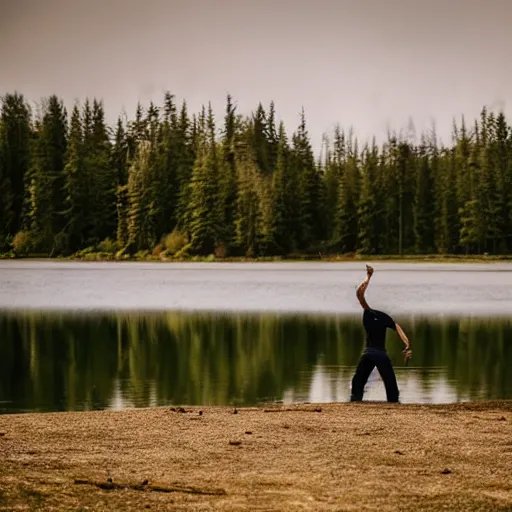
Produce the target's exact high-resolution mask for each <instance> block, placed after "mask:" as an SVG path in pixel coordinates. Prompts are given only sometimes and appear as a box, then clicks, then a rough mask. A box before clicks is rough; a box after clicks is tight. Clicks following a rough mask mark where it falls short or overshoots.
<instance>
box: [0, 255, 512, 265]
mask: <svg viewBox="0 0 512 512" xmlns="http://www.w3.org/2000/svg"><path fill="white" fill-rule="evenodd" d="M0 260H3V261H9V260H16V261H75V262H79V261H87V262H90V261H98V262H101V261H110V262H154V263H211V262H215V263H307V262H325V263H350V262H354V263H355V262H370V261H380V262H389V263H504V262H512V255H499V256H497V255H488V256H483V255H482V256H478V255H467V256H466V255H457V254H449V255H438V254H426V255H403V256H400V255H370V254H367V255H356V256H346V255H322V256H316V255H294V256H289V257H279V256H269V257H258V258H248V257H243V256H236V257H226V258H215V257H214V256H213V255H211V256H193V257H188V258H169V257H158V256H146V257H142V258H141V257H136V256H134V257H126V256H124V257H123V258H116V256H115V255H114V254H105V253H88V254H86V255H84V256H67V257H50V256H44V255H29V256H14V255H12V254H0Z"/></svg>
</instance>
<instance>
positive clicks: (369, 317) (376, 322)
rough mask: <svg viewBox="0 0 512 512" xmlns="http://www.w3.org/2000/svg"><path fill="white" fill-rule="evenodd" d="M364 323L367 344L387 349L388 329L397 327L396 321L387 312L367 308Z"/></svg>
mask: <svg viewBox="0 0 512 512" xmlns="http://www.w3.org/2000/svg"><path fill="white" fill-rule="evenodd" d="M363 325H364V329H365V331H366V346H367V347H371V348H378V349H380V350H386V346H385V345H386V329H395V330H396V325H395V321H394V320H393V319H392V318H391V317H390V316H389V315H387V314H386V313H383V312H382V311H377V310H376V309H365V310H364V313H363Z"/></svg>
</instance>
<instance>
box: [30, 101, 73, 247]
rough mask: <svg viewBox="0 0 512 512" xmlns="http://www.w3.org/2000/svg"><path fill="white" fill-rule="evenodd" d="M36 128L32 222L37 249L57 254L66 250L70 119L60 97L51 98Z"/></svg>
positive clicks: (31, 188)
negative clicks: (66, 165)
mask: <svg viewBox="0 0 512 512" xmlns="http://www.w3.org/2000/svg"><path fill="white" fill-rule="evenodd" d="M36 129H37V136H36V141H35V148H34V157H33V160H32V170H31V185H30V198H31V199H30V201H31V210H30V219H31V222H32V229H33V233H34V237H35V242H36V247H37V248H38V249H39V250H41V251H47V252H49V253H51V254H53V253H54V251H56V252H59V251H61V250H63V249H65V245H66V241H65V233H64V227H65V224H66V222H67V220H66V218H65V215H64V212H65V211H66V190H65V183H66V176H65V173H64V164H65V156H66V149H67V120H66V110H65V108H64V106H63V104H62V101H61V100H59V99H58V98H57V96H50V97H49V98H48V99H47V100H46V101H45V102H44V105H43V116H42V119H41V121H40V122H39V123H37V128H36Z"/></svg>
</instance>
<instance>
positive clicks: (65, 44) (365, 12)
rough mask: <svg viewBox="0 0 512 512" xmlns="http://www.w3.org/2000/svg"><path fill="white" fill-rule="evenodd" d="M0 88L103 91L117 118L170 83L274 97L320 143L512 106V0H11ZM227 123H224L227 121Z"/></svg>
mask: <svg viewBox="0 0 512 512" xmlns="http://www.w3.org/2000/svg"><path fill="white" fill-rule="evenodd" d="M0 7H1V10H0V94H4V93H5V92H13V91H14V90H18V91H19V92H22V93H24V94H25V95H26V97H27V99H29V100H30V101H31V102H32V101H39V100H40V98H41V97H43V96H46V95H49V94H53V93H55V94H57V95H59V96H60V97H62V98H63V99H64V101H65V102H66V105H67V106H72V105H73V101H74V100H75V99H79V100H81V101H83V99H84V98H85V97H86V96H89V97H92V96H96V97H98V98H102V99H103V100H104V102H105V107H106V110H107V115H108V117H109V120H111V121H113V120H115V118H116V116H117V114H119V113H120V112H121V110H122V109H125V110H126V112H127V114H128V115H129V117H133V114H134V111H135V106H136V103H137V101H138V100H140V101H141V102H142V103H143V104H144V105H146V104H148V103H149V101H150V100H153V101H155V102H157V103H161V102H162V98H163V93H164V91H165V90H169V91H171V92H172V93H174V94H175V95H176V97H177V99H178V100H179V101H181V100H182V99H183V98H185V99H187V101H188V103H189V107H190V109H191V110H193V111H196V110H199V109H200V106H201V104H202V103H205V104H207V103H208V101H209V100H211V101H212V105H213V107H214V110H215V112H216V113H218V114H219V115H222V113H223V109H224V105H225V97H226V94H227V93H228V92H230V93H231V95H232V96H233V98H234V100H235V101H236V102H237V104H238V108H239V111H240V112H241V113H249V112H250V111H251V110H253V109H255V108H256V106H257V104H258V102H259V101H261V102H262V103H263V104H264V106H266V105H268V103H269V102H270V101H271V100H272V99H273V100H274V101H275V103H276V109H277V113H278V114H279V115H280V117H282V118H283V120H284V121H285V123H286V127H287V130H288V132H289V133H290V132H291V131H292V130H294V129H295V127H296V126H297V124H298V120H299V116H298V114H299V112H300V109H301V107H302V106H304V109H305V111H306V118H307V121H308V129H309V132H310V134H311V136H312V140H313V143H314V145H315V147H318V143H319V141H320V138H321V135H322V133H323V132H328V133H331V132H332V129H333V127H334V125H335V123H337V122H339V123H340V124H341V126H342V127H344V128H349V127H350V126H353V127H354V131H355V133H356V134H357V135H359V136H360V137H362V138H363V139H364V138H369V137H371V136H372V135H374V134H375V135H376V136H377V137H378V138H379V139H380V138H381V137H382V136H384V135H385V133H386V130H387V127H388V126H389V127H390V128H392V129H396V130H399V129H400V128H402V127H405V126H406V125H407V123H408V119H409V117H411V118H412V119H413V121H414V123H415V125H416V128H417V130H418V131H420V130H421V129H422V128H423V127H425V126H430V124H431V122H432V120H435V122H436V125H437V130H438V133H439V134H440V135H441V136H442V137H443V139H444V140H445V142H449V133H450V130H451V122H452V118H453V117H454V116H456V117H460V115H461V114H462V113H464V114H465V115H466V116H467V117H468V118H470V119H473V118H474V116H476V115H477V114H478V113H479V111H480V110H481V107H482V106H483V105H484V104H486V105H488V106H489V107H492V108H496V109H504V110H505V112H506V114H507V117H509V118H510V112H511V107H512V53H511V50H512V29H511V26H512V0H486V1H483V0H428V1H427V0H425V1H420V0H418V1H416V0H254V1H253V0H0ZM219 122H220V119H219Z"/></svg>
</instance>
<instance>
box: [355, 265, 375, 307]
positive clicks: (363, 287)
mask: <svg viewBox="0 0 512 512" xmlns="http://www.w3.org/2000/svg"><path fill="white" fill-rule="evenodd" d="M372 274H373V268H372V267H370V265H366V278H365V280H364V281H363V282H362V283H361V284H360V285H359V287H358V288H357V292H356V295H357V299H358V300H359V303H360V304H361V307H362V308H363V309H370V306H368V303H367V302H366V299H365V298H364V292H365V291H366V288H368V285H369V284H370V279H371V277H372Z"/></svg>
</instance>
